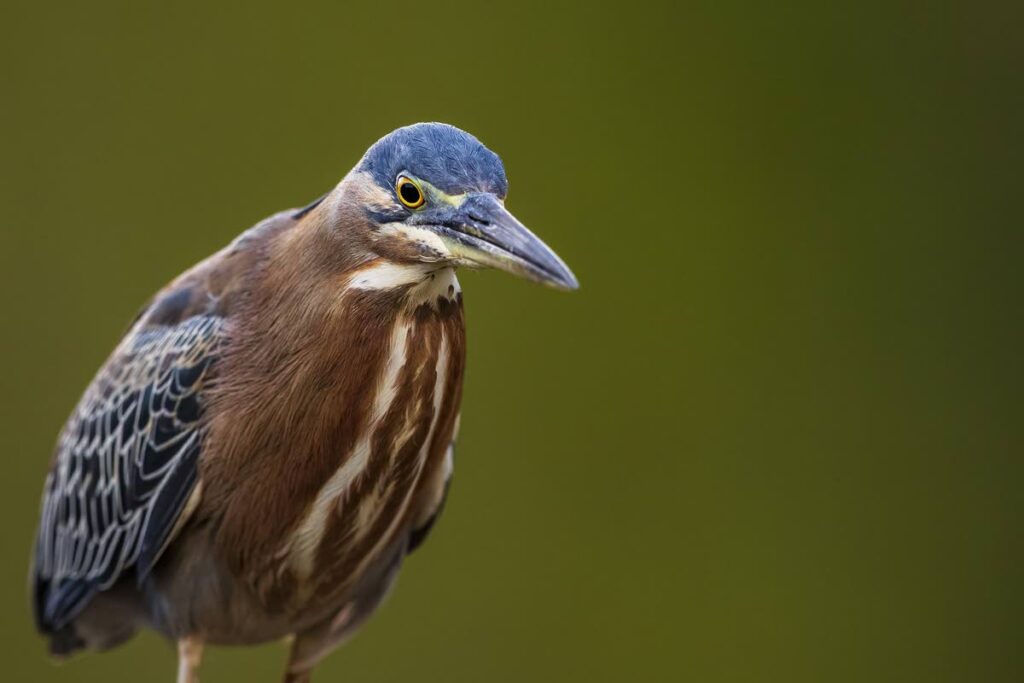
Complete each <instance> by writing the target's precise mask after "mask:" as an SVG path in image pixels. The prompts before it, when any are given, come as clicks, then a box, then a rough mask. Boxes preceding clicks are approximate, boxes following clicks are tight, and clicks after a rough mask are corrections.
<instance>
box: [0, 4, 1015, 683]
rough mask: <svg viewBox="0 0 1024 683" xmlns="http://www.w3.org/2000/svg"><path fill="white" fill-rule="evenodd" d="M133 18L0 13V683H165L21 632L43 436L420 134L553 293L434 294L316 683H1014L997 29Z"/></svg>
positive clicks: (1004, 59) (165, 656) (615, 11)
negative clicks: (356, 593) (165, 288)
mask: <svg viewBox="0 0 1024 683" xmlns="http://www.w3.org/2000/svg"><path fill="white" fill-rule="evenodd" d="M167 4H172V3H167ZM173 4H174V5H175V8H174V9H166V8H157V7H155V6H150V3H141V2H125V3H122V4H117V5H115V4H113V3H107V2H99V3H97V2H76V3H71V2H67V3H28V2H15V3H12V2H11V0H5V2H4V4H3V8H2V10H0V12H2V14H0V37H2V40H0V60H2V65H3V66H2V81H0V98H2V100H0V140H2V153H0V157H2V161H0V164H2V166H0V207H2V211H3V213H2V219H0V240H2V241H0V304H2V307H0V311H2V318H0V320H2V322H0V325H2V334H0V344H2V347H0V350H2V354H3V355H2V357H3V359H4V363H3V371H2V373H0V376H2V382H3V386H2V392H0V408H2V414H0V420H2V423H0V435H2V438H3V448H2V454H3V460H2V476H0V482H2V483H0V513H2V514H0V532H2V537H0V538H2V547H0V550H2V552H3V555H4V562H3V563H0V629H2V633H0V648H2V655H3V656H2V659H0V662H2V664H0V666H2V671H3V673H2V674H0V676H2V678H3V680H5V681H8V680H10V681H85V682H90V681H132V682H136V681H170V680H172V677H173V667H174V654H173V652H172V650H171V649H170V648H169V647H168V646H167V645H166V644H164V643H163V642H161V641H160V640H158V639H157V638H156V637H154V636H152V635H148V634H147V635H143V636H142V637H140V638H138V639H136V640H135V641H133V642H131V643H130V644H129V645H128V646H126V647H124V648H122V649H120V650H118V651H116V652H114V653H110V654H106V655H90V656H86V657H83V658H81V659H78V660H76V661H73V662H71V663H68V664H66V665H63V666H55V665H53V664H51V663H50V662H49V661H48V660H47V659H46V658H45V656H44V650H43V644H42V642H41V640H39V639H38V638H37V637H36V636H35V634H34V633H33V630H32V625H31V621H30V618H29V613H28V608H27V602H28V601H27V597H26V589H25V586H26V581H25V575H26V568H27V564H28V556H29V551H30V546H31V541H32V535H33V533H34V526H35V521H36V514H37V505H38V495H39V491H40V487H41V484H42V479H43V476H44V473H45V470H46V465H47V461H48V459H49V456H50V450H51V447H52V443H53V441H54V438H55V436H56V433H57V430H58V429H59V427H60V425H61V423H62V421H63V420H64V418H65V416H66V415H67V413H68V412H69V411H70V409H71V408H72V406H73V405H74V402H75V401H76V399H77V398H78V395H79V393H80V392H81V390H82V389H83V388H84V386H85V385H86V383H87V382H88V381H89V379H90V377H91V375H92V373H93V372H94V371H95V369H96V368H97V366H98V365H99V364H100V362H101V361H102V360H103V358H104V357H105V355H106V354H107V353H108V352H109V351H110V349H111V348H112V347H113V346H114V344H115V342H116V340H117V338H118V336H119V334H120V333H121V331H122V330H123V328H124V326H125V324H126V322H127V321H128V320H129V319H130V318H131V317H132V315H133V314H134V312H135V311H136V308H137V307H138V306H139V305H140V304H141V303H142V302H143V301H144V300H145V299H146V298H147V297H148V296H149V294H150V293H151V292H152V291H153V290H155V289H156V288H158V287H159V286H161V285H162V284H163V283H164V282H165V281H167V280H168V279H169V278H171V277H172V276H174V275H175V274H177V273H178V272H179V271H181V270H182V269H184V268H186V267H187V266H189V265H190V264H192V263H193V262H195V261H197V260H199V259H201V258H203V257H204V256H206V255H207V254H209V253H211V252H213V251H214V250H216V249H218V248H219V247H220V246H221V245H223V244H224V243H226V242H227V241H228V240H230V239H231V238H232V237H233V236H234V235H235V234H236V233H238V232H239V231H241V230H243V229H244V228H246V227H247V226H249V225H250V224H252V223H254V222H255V221H257V220H259V219H260V218H262V217H263V216H265V215H267V214H269V213H271V212H274V211H276V210H279V209H281V208H284V207H289V206H297V205H301V204H304V203H306V202H307V201H309V200H311V199H313V198H315V197H316V196H318V195H319V194H320V193H322V192H323V191H325V190H326V189H328V188H330V187H331V186H332V185H333V184H334V183H335V182H337V180H338V179H339V178H340V177H341V176H342V175H343V174H344V173H345V172H346V171H347V170H348V169H349V168H350V167H351V166H352V165H353V164H354V163H355V162H356V161H357V160H358V158H359V156H360V155H361V154H362V152H363V151H364V150H365V148H366V147H367V146H368V145H369V144H370V143H372V142H373V141H374V140H376V139H377V138H378V137H379V136H381V135H382V134H384V133H386V132H388V131H390V130H391V129H393V128H395V127H397V126H399V125H403V124H407V123H411V122H414V121H418V120H442V121H447V122H451V123H453V124H456V125H458V126H460V127H463V128H465V129H467V130H469V131H471V132H473V133H474V134H476V135H477V136H479V137H480V138H481V139H482V140H483V141H484V142H485V143H486V144H487V145H489V146H490V147H491V148H493V149H494V150H495V151H497V152H498V153H499V154H501V155H502V156H503V158H504V160H505V164H506V167H507V169H508V173H509V177H510V179H511V185H512V192H511V195H510V197H509V206H510V208H511V209H512V210H513V211H515V212H516V213H517V214H518V215H519V216H520V217H521V218H522V219H523V220H524V222H526V223H527V224H528V225H530V226H531V227H532V228H533V229H534V230H535V231H536V232H538V233H539V234H540V235H542V236H543V237H544V238H545V239H546V240H548V241H549V243H550V244H551V245H552V246H554V247H555V248H556V249H557V250H558V251H559V253H560V254H561V255H562V256H563V257H564V258H565V259H566V261H567V262H568V263H569V264H570V265H571V266H572V267H573V268H574V270H575V271H576V273H577V275H578V276H579V278H580V281H581V282H582V289H581V290H580V291H579V292H577V293H575V294H571V295H568V294H561V293H557V292H553V291H549V290H544V289H542V288H539V287H536V286H533V285H530V284H528V283H525V282H521V281H516V280H513V279H512V278H510V277H508V276H506V275H503V274H498V273H466V274H464V275H461V278H462V283H463V288H464V290H465V297H466V307H467V314H468V323H469V342H470V348H469V371H468V377H467V385H466V392H465V403H464V411H463V420H462V435H461V440H460V444H459V450H458V458H457V473H456V477H455V482H454V487H453V489H452V495H451V498H450V501H449V503H450V504H449V507H448V510H447V513H446V514H445V516H444V518H443V520H442V522H441V523H440V525H439V526H438V528H437V529H436V532H435V534H434V536H433V538H432V539H431V541H430V542H429V543H428V544H427V545H426V546H425V548H424V549H423V550H422V551H421V552H418V553H416V554H415V555H414V556H413V557H411V558H410V560H409V561H408V562H407V564H406V566H405V570H404V572H403V575H402V578H401V580H400V581H399V583H398V586H397V590H396V591H395V593H394V594H393V595H392V597H391V599H390V600H389V602H388V603H387V604H386V605H385V606H384V608H383V609H382V610H380V612H379V613H378V615H377V616H376V618H374V619H373V620H372V621H371V623H370V624H369V626H368V627H367V628H366V629H365V630H363V631H362V632H361V633H360V634H359V635H358V636H357V637H356V638H355V640H354V641H353V642H352V643H351V644H350V645H348V646H347V647H345V648H344V649H343V650H341V651H339V652H337V653H335V654H334V655H332V656H331V657H330V658H329V659H328V660H327V661H326V663H325V664H324V665H323V667H322V669H321V670H320V671H319V676H318V679H317V680H319V681H422V682H428V681H443V682H449V681H472V682H476V681H488V682H490V681H494V682H501V681H510V682H511V681H516V682H520V681H587V682H596V681H681V680H692V681H786V682H789V681H929V682H936V681H1000V680H1006V681H1009V680H1021V677H1022V676H1024V649H1022V645H1024V637H1022V636H1024V624H1022V623H1021V622H1022V614H1024V589H1022V586H1021V580H1022V571H1021V559H1022V557H1021V555H1022V553H1021V543H1022V533H1021V532H1022V524H1021V522H1022V512H1024V504H1022V501H1021V490H1022V485H1024V476H1022V475H1024V460H1022V456H1024V452H1022V445H1024V438H1022V436H1024V434H1022V431H1024V427H1022V422H1024V411H1022V408H1024V405H1022V403H1024V393H1022V386H1021V380H1022V379H1024V377H1022V375H1024V373H1022V367H1021V365H1022V361H1021V351H1022V329H1021V328H1022V325H1021V316H1022V310H1021V295H1022V293H1024V291H1022V290H1024V288H1022V286H1021V277H1020V268H1021V264H1022V250H1021V247H1022V237H1021V230H1022V228H1024V226H1022V221H1021V212H1020V204H1021V200H1022V193H1021V178H1022V174H1021V164H1020V160H1021V129H1020V127H1019V123H1020V120H1021V116H1022V114H1024V97H1022V93H1024V86H1022V80H1021V76H1020V73H1021V68H1022V65H1024V62H1022V53H1024V50H1022V41H1021V39H1020V27H1021V25H1022V23H1021V19H1022V17H1021V16H1019V14H1020V13H1019V12H1017V13H1013V12H1011V11H1010V10H1009V9H1007V8H1001V7H999V6H990V7H985V8H982V7H981V6H980V5H978V4H974V3H963V4H962V5H960V6H957V5H953V4H946V3H935V4H934V6H932V7H928V6H926V5H927V3H908V4H902V3H895V4H894V3H884V4H880V5H878V6H875V7H870V6H868V5H866V4H863V3H854V2H849V3H842V5H845V6H841V5H840V4H829V3H817V2H802V3H793V4H789V5H787V6H786V7H778V8H774V9H766V8H764V7H761V6H759V5H760V3H756V4H755V3H751V4H749V5H746V4H734V3H723V2H706V3H698V4H688V3H680V4H675V3H665V4H664V5H658V4H653V3H645V2H630V3H620V4H616V5H608V6H600V5H597V4H594V3H582V2H581V3H577V4H574V5H568V4H564V5H563V4H560V3H555V2H538V3H521V2H508V3H486V4H485V3H479V4H478V3H463V4H457V3H447V2H419V3H399V2H389V3H377V2H363V3H341V2H336V3H330V2H322V3H318V4H306V3H280V4H279V5H275V4H274V3H270V2H246V3H232V4H230V5H221V6H219V7H214V6H213V3H189V4H188V5H186V4H185V3H173ZM823 5H824V6H823ZM328 343H329V342H328ZM284 655H285V650H284V647H283V646H282V645H280V644H273V645H268V646H265V647H261V648H253V649H214V650H212V651H210V652H209V653H208V656H207V659H206V663H205V668H204V675H205V680H207V681H211V682H213V683H218V682H231V681H239V682H240V681H246V682H248V681H276V680H277V677H278V675H279V670H280V668H281V667H282V666H283V662H284Z"/></svg>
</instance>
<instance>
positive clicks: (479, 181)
mask: <svg viewBox="0 0 1024 683" xmlns="http://www.w3.org/2000/svg"><path fill="white" fill-rule="evenodd" d="M357 169H358V170H360V171H365V172H367V173H370V174H371V175H372V176H373V178H374V180H375V181H376V182H377V184H378V185H380V186H381V187H384V188H389V189H390V188H393V187H394V184H395V178H396V177H397V176H398V174H399V173H401V172H403V171H405V172H407V173H409V174H411V175H413V176H416V177H417V178H421V179H423V180H425V181H427V182H428V183H430V184H431V185H433V186H434V187H437V188H438V189H440V190H443V191H444V192H447V193H448V194H462V193H463V192H491V193H493V194H495V195H497V196H499V197H504V196H505V195H506V194H507V193H508V180H507V179H506V178H505V167H504V166H503V165H502V163H501V159H500V158H499V157H498V155H497V154H495V153H494V152H492V151H491V150H489V149H487V148H486V147H484V145H483V143H481V142H480V141H479V140H477V139H476V138H475V137H473V136H472V135H470V134H469V133H467V132H465V131H463V130H459V129H458V128H456V127H455V126H449V125H448V124H446V123H416V124H413V125H411V126H405V127H404V128H399V129H398V130H395V131H393V132H391V133H388V134H387V135H385V136H384V137H382V138H381V139H380V140H378V141H377V142H375V143H374V144H373V146H372V147H370V149H369V150H367V152H366V154H365V155H364V156H363V159H362V161H360V162H359V166H358V167H357Z"/></svg>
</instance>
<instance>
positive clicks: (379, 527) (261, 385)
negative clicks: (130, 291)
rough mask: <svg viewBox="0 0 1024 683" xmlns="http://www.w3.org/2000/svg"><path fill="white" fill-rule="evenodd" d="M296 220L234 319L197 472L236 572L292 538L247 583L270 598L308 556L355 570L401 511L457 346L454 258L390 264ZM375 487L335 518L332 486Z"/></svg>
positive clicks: (448, 405)
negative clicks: (279, 559)
mask: <svg viewBox="0 0 1024 683" xmlns="http://www.w3.org/2000/svg"><path fill="white" fill-rule="evenodd" d="M301 228H302V226H299V228H297V229H293V230H290V231H287V232H284V233H282V234H280V235H278V236H277V237H276V239H275V242H274V243H272V244H269V245H267V247H266V256H265V258H264V259H263V265H262V267H261V268H260V269H259V270H258V271H256V272H255V273H254V276H253V279H252V281H251V282H250V285H249V294H248V297H247V301H246V302H245V304H244V306H245V309H244V310H243V311H242V313H241V314H240V315H239V316H237V317H236V319H235V320H234V321H233V329H232V340H231V343H230V345H229V350H228V352H227V353H226V354H225V357H224V359H223V363H224V367H225V371H224V372H223V373H222V374H221V376H222V377H225V378H226V379H225V380H224V381H223V382H222V383H221V384H220V385H219V386H218V388H217V390H216V396H215V398H214V400H216V401H218V402H220V409H219V410H217V411H214V414H215V415H216V416H217V417H216V418H215V420H214V421H213V422H212V423H211V429H210V441H209V443H210V447H209V448H208V449H207V451H208V452H211V453H212V456H211V457H210V458H207V459H206V460H205V462H204V469H205V471H204V472H203V473H202V474H201V476H202V479H203V480H204V482H209V484H208V488H207V489H206V490H205V491H204V498H206V499H207V500H209V501H210V503H209V509H212V510H214V511H215V514H216V515H217V516H218V517H219V524H220V526H219V532H218V533H219V534H220V535H221V539H220V540H221V543H220V547H222V548H225V549H226V553H227V557H226V559H227V560H228V561H229V563H230V564H231V565H232V566H233V567H234V568H235V569H236V570H237V571H239V572H245V573H247V574H249V575H251V576H265V575H266V572H264V571H263V568H261V567H258V566H254V562H255V558H261V557H262V558H268V557H274V556H275V554H277V553H280V552H282V547H281V545H282V541H283V539H293V540H292V541H290V542H289V543H291V546H292V547H291V548H290V550H287V552H289V553H291V554H292V555H293V561H292V562H291V563H290V566H291V567H292V569H293V570H294V572H295V575H294V576H291V577H290V579H285V578H283V577H281V576H277V578H276V579H274V580H273V581H272V582H271V583H272V585H261V586H257V589H258V590H259V591H260V592H261V593H265V594H266V595H267V596H268V597H267V599H268V600H272V599H273V594H274V593H275V592H280V591H282V590H285V588H283V586H287V585H289V583H290V582H291V583H294V581H296V580H302V579H303V578H304V577H309V576H310V575H311V574H312V573H313V572H312V569H313V567H314V565H316V564H317V562H318V558H321V559H323V558H327V557H333V558H334V559H333V561H331V562H329V564H331V565H332V566H334V565H339V564H341V565H344V566H345V571H348V572H350V573H352V572H353V571H354V570H355V569H357V568H358V567H357V566H349V565H350V564H351V563H353V562H354V563H359V562H363V561H365V557H366V556H369V555H372V554H373V553H372V550H373V549H374V547H375V544H376V543H377V542H378V540H379V539H382V538H386V537H387V536H388V534H389V533H391V532H394V531H395V528H396V527H393V526H392V525H394V524H400V521H398V520H400V519H402V518H403V516H405V515H407V514H411V513H410V512H409V510H408V506H409V505H410V501H411V500H413V498H414V497H415V491H414V489H415V488H416V485H417V482H419V481H421V478H423V477H428V478H429V476H431V475H430V474H429V473H431V472H434V471H436V470H437V469H438V468H439V467H440V466H441V465H440V463H441V462H442V461H443V458H444V452H445V450H446V449H447V447H448V445H449V443H450V442H451V438H452V431H453V429H454V424H455V417H456V415H457V411H458V402H459V398H460V396H461V378H462V369H463V365H464V358H465V333H464V326H463V317H462V301H461V292H460V291H459V285H458V281H457V280H456V278H455V274H454V271H453V270H452V269H451V268H448V267H440V266H438V265H436V264H422V263H398V262H394V261H388V260H385V259H382V258H380V257H375V256H373V255H372V254H370V253H368V252H367V251H366V250H365V249H364V247H363V245H360V244H358V242H357V241H354V242H353V244H352V245H351V249H349V250H348V252H347V253H346V251H345V250H339V249H338V245H337V243H336V238H330V239H333V240H334V243H332V245H331V246H332V248H333V249H334V251H332V252H330V253H325V252H324V249H325V247H326V245H325V242H324V240H325V239H328V238H325V236H324V235H323V234H320V233H319V232H318V231H316V230H303V229H301ZM299 283H301V284H299ZM371 484H372V486H371ZM385 484H386V486H385ZM213 487H216V488H215V490H213ZM373 487H381V488H379V490H387V491H389V492H391V493H390V494H389V495H392V496H393V498H389V499H387V500H377V499H374V500H373V501H372V505H373V506H374V507H373V509H370V510H362V511H361V513H360V514H358V515H353V514H351V512H350V513H349V514H348V515H346V516H342V517H338V516H337V514H336V513H337V505H336V502H335V501H336V499H338V498H339V496H340V497H341V499H343V500H346V501H349V504H352V505H356V504H359V503H358V501H360V500H363V499H366V500H369V498H368V496H369V491H371V490H372V489H373ZM253 500H258V501H260V504H259V505H255V506H254V505H252V501H253ZM366 504H367V505H370V503H366ZM359 520H362V522H361V523H362V524H363V527H360V528H355V527H352V526H351V525H353V524H357V523H359ZM339 525H340V526H341V527H345V528H338V527H339ZM331 539H334V540H333V541H332V540H331ZM338 539H346V540H344V541H340V540H338ZM351 544H356V545H357V546H358V547H352V545H351ZM360 544H363V545H360ZM367 544H368V545H367ZM324 561H327V560H324ZM278 574H279V573H278ZM341 575H342V576H344V574H341ZM263 580H264V579H258V581H263ZM279 597H281V599H287V598H286V597H285V596H279Z"/></svg>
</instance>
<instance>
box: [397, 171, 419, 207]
mask: <svg viewBox="0 0 1024 683" xmlns="http://www.w3.org/2000/svg"><path fill="white" fill-rule="evenodd" d="M395 192H397V193H398V198H399V199H401V200H402V203H403V204H405V205H406V206H408V207H409V208H410V209H418V208H420V207H421V206H423V202H424V201H426V200H425V199H424V198H423V191H422V190H420V186H419V185H417V184H416V182H415V181H413V180H410V179H409V178H406V177H405V176H401V177H400V178H399V179H398V182H397V183H395Z"/></svg>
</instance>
